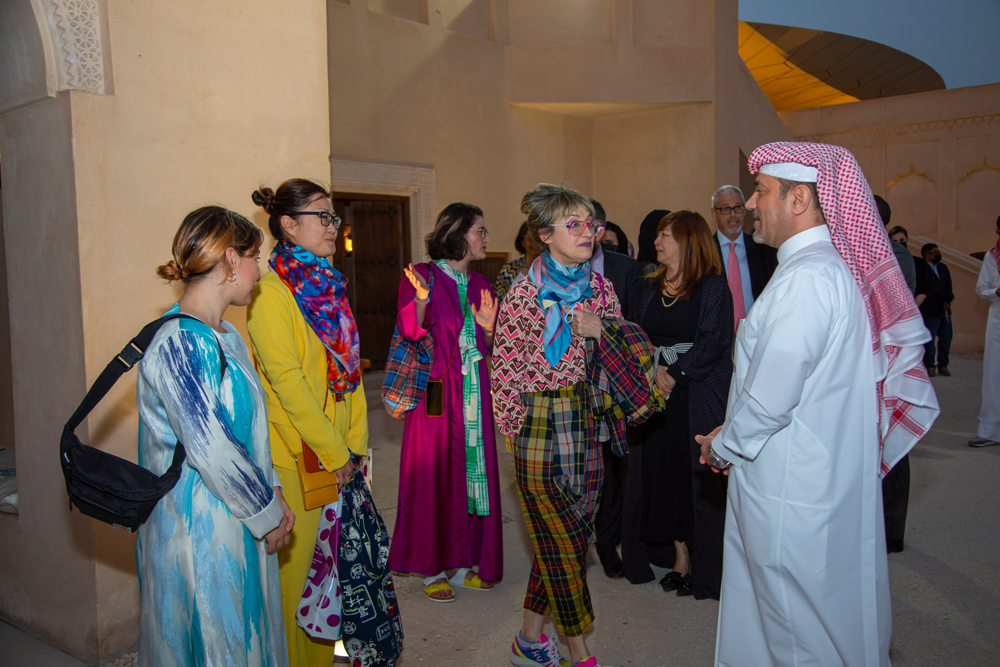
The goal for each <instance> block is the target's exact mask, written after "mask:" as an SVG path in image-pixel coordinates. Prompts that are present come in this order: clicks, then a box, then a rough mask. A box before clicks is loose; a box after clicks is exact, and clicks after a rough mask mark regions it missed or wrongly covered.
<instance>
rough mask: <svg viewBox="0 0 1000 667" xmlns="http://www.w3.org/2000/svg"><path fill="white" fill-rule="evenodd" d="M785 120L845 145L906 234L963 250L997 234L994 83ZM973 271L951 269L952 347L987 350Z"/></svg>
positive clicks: (998, 146)
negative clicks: (953, 282) (953, 329)
mask: <svg viewBox="0 0 1000 667" xmlns="http://www.w3.org/2000/svg"><path fill="white" fill-rule="evenodd" d="M781 118H782V119H783V120H784V121H785V124H786V125H787V126H788V128H789V129H790V130H791V132H792V134H794V135H795V137H796V139H798V140H803V141H819V142H824V143H832V144H837V145H839V146H844V147H845V148H848V149H850V150H851V152H853V153H854V155H855V157H856V158H857V160H858V163H859V164H860V165H861V168H862V169H863V170H864V172H865V176H866V177H867V178H868V182H869V183H870V184H871V188H872V191H873V192H874V193H875V194H879V195H882V196H883V197H885V198H886V200H887V201H888V202H889V204H890V205H891V206H892V223H891V224H892V225H902V226H903V227H906V228H907V229H908V231H909V232H910V235H911V236H915V235H919V236H925V237H928V238H931V239H934V241H935V242H936V243H938V244H941V245H942V246H944V247H947V248H948V249H951V250H953V251H954V252H957V253H964V254H968V253H973V252H976V251H983V250H987V249H989V248H990V247H991V246H992V245H993V244H994V243H995V242H996V235H995V233H994V230H995V229H996V220H997V216H998V215H1000V84H991V85H986V86H973V87H969V88H957V89H954V90H941V91H935V92H931V93H920V94H917V95H905V96H900V97H889V98H885V99H880V100H866V101H862V102H854V103H851V104H841V105H835V106H828V107H819V108H816V109H803V110H799V111H788V112H784V113H782V114H781ZM945 261H946V262H947V252H946V253H945ZM974 272H975V270H974V267H967V268H961V267H958V268H957V269H956V268H955V267H953V268H952V274H953V276H954V281H955V294H956V302H955V306H956V314H955V319H954V326H955V342H954V344H953V347H954V349H955V350H956V351H958V352H963V351H968V352H981V351H982V349H983V335H984V332H985V328H986V308H985V307H984V304H982V303H980V302H979V299H978V298H977V297H976V295H975V294H974V292H973V291H972V288H973V287H974V286H975V275H974ZM966 302H967V303H966Z"/></svg>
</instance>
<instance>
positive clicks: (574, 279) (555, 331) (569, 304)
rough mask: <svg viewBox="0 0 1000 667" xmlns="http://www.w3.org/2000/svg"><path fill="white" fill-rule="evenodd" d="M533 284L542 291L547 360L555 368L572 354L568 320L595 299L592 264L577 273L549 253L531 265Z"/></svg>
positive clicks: (539, 292)
mask: <svg viewBox="0 0 1000 667" xmlns="http://www.w3.org/2000/svg"><path fill="white" fill-rule="evenodd" d="M529 275H530V276H531V281H532V282H533V283H535V287H537V288H538V304H539V305H540V306H541V307H542V312H543V313H545V334H544V335H543V337H542V342H543V343H544V344H545V360H546V361H548V362H549V365H550V366H552V367H553V368H555V367H556V366H558V365H559V362H560V361H562V358H563V357H564V356H565V355H566V351H567V350H569V344H570V341H572V340H573V333H572V332H571V331H570V328H569V321H570V318H569V317H567V316H568V315H569V313H570V312H571V311H572V310H573V308H574V307H575V306H577V305H578V304H579V303H581V302H582V301H583V300H584V299H588V298H590V297H591V296H593V295H594V290H593V289H592V288H591V287H590V262H584V263H583V264H581V265H580V266H578V267H577V268H575V269H571V268H569V267H567V266H563V265H562V264H560V263H559V262H557V261H556V260H554V259H552V255H551V254H550V253H549V251H548V250H546V251H545V252H544V253H542V255H541V256H540V257H539V258H538V259H536V260H535V263H534V264H532V265H531V271H530V272H529Z"/></svg>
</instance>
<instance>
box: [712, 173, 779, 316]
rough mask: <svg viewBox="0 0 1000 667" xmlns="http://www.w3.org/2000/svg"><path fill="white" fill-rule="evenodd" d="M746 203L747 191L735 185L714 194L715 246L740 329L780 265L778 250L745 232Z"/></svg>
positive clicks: (724, 187)
mask: <svg viewBox="0 0 1000 667" xmlns="http://www.w3.org/2000/svg"><path fill="white" fill-rule="evenodd" d="M745 204H746V201H745V200H744V198H743V191H742V190H740V189H739V188H738V187H736V186H735V185H723V186H722V187H721V188H719V189H718V190H716V191H715V192H714V193H713V194H712V217H713V218H714V219H715V224H716V226H717V227H718V228H719V231H718V232H716V234H715V245H716V247H717V248H718V250H719V256H720V257H721V258H722V271H723V275H725V276H726V280H727V281H729V291H730V292H731V293H732V296H733V314H734V318H733V319H734V322H735V323H736V325H737V326H739V322H740V320H742V319H744V318H745V317H746V316H747V313H748V312H750V306H752V305H753V302H754V301H756V300H757V297H759V296H760V293H761V292H763V291H764V287H765V286H766V285H767V281H768V280H770V279H771V276H772V275H773V274H774V269H775V268H777V266H778V252H777V250H775V249H774V248H771V247H769V246H766V245H764V244H762V243H757V242H756V241H754V240H753V237H752V236H751V235H750V234H747V233H745V232H744V231H743V214H744V212H745V211H746V205H745Z"/></svg>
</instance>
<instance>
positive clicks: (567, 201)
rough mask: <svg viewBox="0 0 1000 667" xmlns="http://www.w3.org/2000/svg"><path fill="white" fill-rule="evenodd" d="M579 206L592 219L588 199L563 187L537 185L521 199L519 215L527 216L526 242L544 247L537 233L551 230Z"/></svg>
mask: <svg viewBox="0 0 1000 667" xmlns="http://www.w3.org/2000/svg"><path fill="white" fill-rule="evenodd" d="M581 206H582V207H583V208H585V209H586V210H587V213H589V214H590V216H591V217H594V215H595V212H594V205H593V204H592V203H591V202H590V198H589V197H584V196H583V195H582V194H580V193H579V192H577V191H576V190H572V189H570V188H567V187H566V186H563V185H551V184H549V183H539V184H538V185H537V186H535V189H534V190H530V191H528V193H527V194H525V195H524V197H522V198H521V213H524V214H525V215H527V216H528V219H527V220H526V223H527V225H528V233H527V235H526V236H525V239H526V241H527V242H529V243H530V242H537V243H539V244H541V246H542V247H545V244H544V243H542V240H541V237H540V236H539V232H541V231H543V230H545V229H551V228H552V225H553V224H554V223H555V221H556V220H558V219H559V218H564V217H566V216H567V215H569V214H570V213H572V212H573V211H575V210H576V209H578V208H580V207H581Z"/></svg>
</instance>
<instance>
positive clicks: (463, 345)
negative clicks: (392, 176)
mask: <svg viewBox="0 0 1000 667" xmlns="http://www.w3.org/2000/svg"><path fill="white" fill-rule="evenodd" d="M434 264H435V265H437V267H438V268H440V269H441V270H442V271H444V273H445V275H447V276H449V277H451V278H452V280H454V281H455V284H456V285H458V300H459V302H461V305H462V313H464V315H465V319H464V321H463V323H462V332H461V334H459V337H458V346H459V350H461V352H462V413H463V415H464V417H465V482H466V485H467V487H468V493H469V514H477V515H479V516H487V515H488V514H489V513H490V497H489V489H488V486H487V484H486V454H485V449H484V447H483V417H482V407H483V404H482V398H481V396H480V393H479V391H480V388H479V361H480V360H481V359H482V358H483V354H482V352H480V351H479V348H478V347H477V346H476V320H475V318H474V317H473V316H472V308H470V307H469V294H468V291H469V276H468V274H466V273H459V272H458V271H456V270H455V269H453V268H451V267H450V266H448V263H447V262H445V261H444V260H441V259H439V260H435V262H434Z"/></svg>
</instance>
